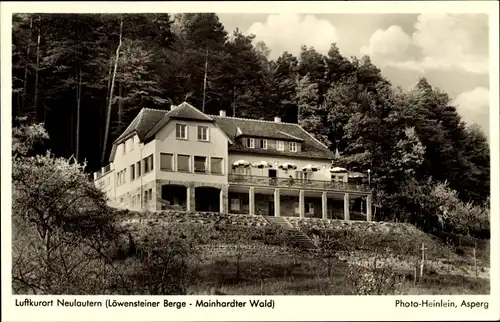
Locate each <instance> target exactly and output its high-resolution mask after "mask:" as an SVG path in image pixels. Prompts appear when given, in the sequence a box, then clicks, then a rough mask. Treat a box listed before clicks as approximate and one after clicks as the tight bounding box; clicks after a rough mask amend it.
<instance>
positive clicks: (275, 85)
mask: <svg viewBox="0 0 500 322" xmlns="http://www.w3.org/2000/svg"><path fill="white" fill-rule="evenodd" d="M120 21H122V22H123V28H122V29H123V30H122V32H121V33H120V30H121V28H120ZM120 34H121V35H122V40H123V44H122V46H121V47H120V52H119V54H120V55H119V57H120V59H119V60H118V64H117V71H116V75H115V76H116V77H115V81H116V86H114V87H113V86H111V83H112V82H111V79H112V70H113V68H111V67H112V66H113V62H114V58H115V56H116V50H117V45H118V42H119V39H120ZM12 38H13V46H12V76H13V91H12V102H13V104H12V110H13V115H14V116H16V117H25V118H28V120H29V122H28V123H32V122H35V123H38V122H44V125H43V128H44V129H45V130H46V131H47V133H48V134H49V135H50V139H47V138H44V139H43V140H41V141H38V142H40V143H45V145H42V146H37V147H34V149H33V151H37V152H41V151H43V150H44V149H45V148H46V147H48V148H50V149H51V151H52V152H53V153H54V155H55V156H57V157H66V158H69V157H71V156H72V155H75V156H76V157H77V158H78V160H77V161H78V162H81V161H82V160H88V164H87V167H85V169H84V170H85V171H94V170H96V169H98V168H100V167H101V166H104V165H105V164H101V163H102V162H104V160H106V159H107V156H108V155H109V152H110V144H107V146H103V145H105V144H106V143H105V142H104V141H105V140H104V136H105V132H107V131H105V125H106V123H107V122H106V121H105V119H106V108H107V106H108V103H111V122H110V127H111V128H110V131H109V133H110V137H109V139H108V140H107V141H109V142H113V141H114V140H115V139H116V138H117V136H118V135H120V133H121V132H122V131H123V129H124V127H125V126H126V125H127V124H128V123H129V122H130V121H131V120H132V119H133V118H134V117H135V116H136V115H137V113H138V112H139V110H140V109H141V108H143V107H147V108H155V109H161V110H166V109H168V105H169V104H179V103H181V102H182V101H188V102H189V103H191V104H193V105H194V106H196V107H198V108H200V109H203V110H204V111H205V112H206V113H208V114H217V113H218V110H220V109H225V110H227V111H228V112H229V113H228V115H233V116H238V117H251V118H256V119H270V118H272V117H273V116H281V117H282V118H283V121H286V122H297V123H299V124H300V125H301V126H303V127H304V128H305V129H306V130H307V131H309V132H311V134H312V135H313V136H314V137H315V138H317V139H318V140H320V141H321V142H323V143H325V144H326V145H327V146H328V147H329V148H330V149H331V150H332V151H336V150H337V149H338V152H339V154H340V156H338V157H337V158H336V160H335V161H336V162H337V163H338V165H339V166H344V167H348V168H349V169H351V170H355V171H364V172H366V171H367V170H368V169H370V170H371V182H370V183H371V185H372V189H373V194H374V198H373V203H374V205H375V207H376V208H375V211H374V215H375V218H377V219H379V220H399V221H406V222H411V223H413V224H415V225H417V226H419V227H421V228H424V229H426V230H432V229H431V228H432V227H440V228H439V229H445V230H453V231H460V232H461V233H464V234H467V233H472V231H476V232H479V231H485V230H487V227H488V224H487V220H486V218H487V217H488V215H487V213H488V210H487V208H488V207H487V205H486V203H487V198H488V196H489V194H490V152H489V145H488V141H487V139H486V136H485V135H484V133H482V132H481V130H480V129H479V128H478V127H477V126H467V125H466V124H465V123H464V121H463V120H462V118H461V116H460V115H459V114H458V113H457V110H456V107H455V106H453V104H452V102H451V98H450V97H449V96H448V95H447V94H446V93H444V92H442V91H441V90H439V89H437V88H435V87H433V86H432V85H431V84H430V83H429V82H428V81H427V80H426V79H420V80H419V81H418V82H417V83H416V84H415V86H413V88H411V89H410V90H408V91H403V90H401V89H398V88H394V87H393V86H392V85H391V84H390V82H388V81H387V80H386V79H385V78H384V76H383V75H382V71H381V69H379V68H378V67H377V66H375V65H374V64H373V63H372V62H371V60H370V58H369V57H367V56H365V57H359V58H358V57H351V58H347V57H344V56H342V54H341V53H340V50H339V48H338V46H337V45H336V44H335V43H332V44H330V49H329V51H328V52H327V53H326V54H323V53H320V52H319V51H317V50H316V49H315V48H313V47H307V46H303V47H302V48H301V51H300V53H299V54H298V55H297V56H294V55H292V54H290V53H287V52H284V53H282V54H281V55H280V56H279V57H278V58H277V59H276V60H271V59H270V58H269V48H268V47H267V45H266V44H265V43H263V42H256V41H255V36H254V35H245V34H244V33H242V32H241V31H240V30H234V31H232V32H231V33H230V32H228V31H227V30H225V28H224V26H223V24H222V23H221V21H220V20H219V18H218V17H217V15H216V14H214V13H187V14H176V15H173V16H171V15H169V14H57V15H55V14H15V15H14V16H13V26H12ZM112 88H113V93H111V90H112ZM111 98H112V99H111ZM89 124H92V126H88V125H89ZM16 131H21V132H23V131H34V132H37V131H38V132H39V131H41V127H40V126H38V127H37V126H33V127H29V128H26V127H25V128H24V129H23V128H22V127H19V128H18V129H14V130H13V151H14V153H18V154H19V155H25V154H26V153H28V154H29V153H31V154H33V153H34V152H29V151H26V150H25V149H24V148H23V144H24V143H23V141H22V140H28V141H29V140H31V139H30V138H29V137H30V136H29V135H28V136H24V138H23V139H22V140H19V138H20V137H21V136H22V135H24V134H20V133H17V132H16ZM20 135H21V136H20ZM33 135H35V136H37V134H36V133H33ZM36 140H38V139H36ZM31 143H32V142H28V144H31ZM23 149H24V150H23ZM103 150H104V151H105V153H104V156H103V158H102V160H101V158H100V156H101V151H103ZM101 161H102V162H101ZM445 182H446V183H447V186H448V188H449V191H448V190H447V191H448V192H446V193H444V192H443V193H444V195H446V196H447V197H443V196H442V197H437V196H435V195H434V196H433V195H432V191H433V190H432V189H434V188H428V187H427V185H428V184H431V185H432V187H434V186H436V187H438V186H439V185H440V184H444V183H445ZM436 189H437V188H436ZM452 191H455V192H452ZM436 193H437V192H436ZM431 196H433V197H431ZM431 199H432V200H431ZM446 200H456V201H457V202H458V201H459V202H461V203H459V204H457V206H456V207H455V206H454V207H451V206H447V207H448V208H450V209H455V210H453V211H452V210H447V211H448V213H449V212H450V211H452V212H453V213H454V214H453V215H446V216H451V217H449V218H454V219H453V220H452V219H446V220H444V219H443V218H444V217H446V216H445V215H443V214H442V211H441V210H439V209H438V208H436V202H448V201H446ZM458 205H459V206H458ZM443 206H444V205H443ZM457 207H458V208H457ZM439 218H441V221H442V222H446V224H443V225H441V224H440V219H439ZM447 218H448V217H447ZM456 218H461V219H456ZM465 218H469V219H465ZM471 218H476V219H477V220H472V219H471ZM443 220H444V221H443ZM464 225H469V226H468V227H467V228H466V227H465V226H464Z"/></svg>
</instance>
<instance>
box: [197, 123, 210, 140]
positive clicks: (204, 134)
mask: <svg viewBox="0 0 500 322" xmlns="http://www.w3.org/2000/svg"><path fill="white" fill-rule="evenodd" d="M208 140H210V138H209V135H208V127H207V126H198V141H208Z"/></svg>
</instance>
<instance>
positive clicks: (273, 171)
mask: <svg viewBox="0 0 500 322" xmlns="http://www.w3.org/2000/svg"><path fill="white" fill-rule="evenodd" d="M269 184H270V185H272V186H274V185H276V169H269Z"/></svg>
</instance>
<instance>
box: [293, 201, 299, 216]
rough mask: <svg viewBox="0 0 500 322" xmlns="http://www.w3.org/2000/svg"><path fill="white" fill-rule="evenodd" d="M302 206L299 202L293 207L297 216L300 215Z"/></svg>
mask: <svg viewBox="0 0 500 322" xmlns="http://www.w3.org/2000/svg"><path fill="white" fill-rule="evenodd" d="M299 206H300V204H299V203H298V202H296V203H294V204H293V207H294V209H295V214H300V207H299Z"/></svg>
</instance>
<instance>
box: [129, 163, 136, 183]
mask: <svg viewBox="0 0 500 322" xmlns="http://www.w3.org/2000/svg"><path fill="white" fill-rule="evenodd" d="M134 179H135V164H132V165H131V166H130V181H132V180H134Z"/></svg>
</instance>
